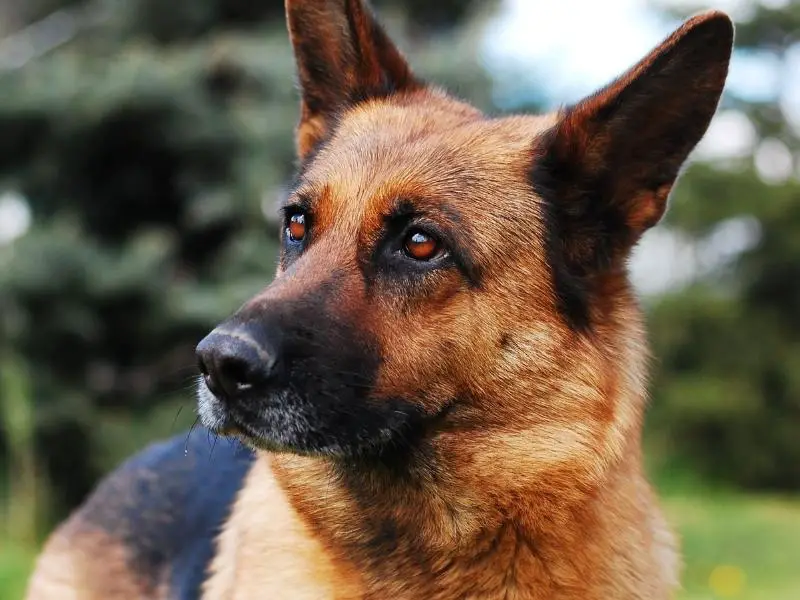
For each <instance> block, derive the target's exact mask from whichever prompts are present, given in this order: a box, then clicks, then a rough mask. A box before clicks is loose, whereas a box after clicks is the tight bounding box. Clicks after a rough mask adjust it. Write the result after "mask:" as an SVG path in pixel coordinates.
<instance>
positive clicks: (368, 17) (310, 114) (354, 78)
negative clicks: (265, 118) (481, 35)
mask: <svg viewBox="0 0 800 600" xmlns="http://www.w3.org/2000/svg"><path fill="white" fill-rule="evenodd" d="M286 17H287V21H288V25H289V36H290V38H291V42H292V45H293V47H294V53H295V58H296V60H297V72H298V77H299V81H300V90H301V94H302V101H301V117H300V124H299V125H298V127H297V148H298V154H299V156H300V158H301V159H302V158H304V157H305V156H307V155H308V154H309V152H310V151H311V150H312V149H313V148H314V147H315V146H316V145H317V143H318V142H319V141H320V140H322V139H324V137H325V136H326V135H327V134H328V133H329V132H330V129H331V123H332V121H333V120H334V119H335V118H336V115H337V114H338V113H340V112H341V111H342V110H343V109H346V108H347V107H349V106H352V105H354V104H356V103H358V102H361V101H363V100H366V99H369V98H375V97H383V96H387V95H389V94H392V93H395V92H399V91H410V90H413V89H416V88H418V87H421V84H420V83H418V82H417V80H416V79H415V78H414V76H413V75H412V73H411V69H410V68H409V66H408V63H406V60H405V59H404V58H403V56H402V55H401V54H400V51H399V50H398V49H397V48H396V47H395V45H394V44H393V43H392V41H391V40H390V39H389V37H388V36H387V35H386V32H384V30H383V29H382V28H381V26H380V25H379V24H378V22H377V21H376V20H375V18H374V16H373V15H372V13H371V12H370V10H369V8H368V7H367V6H365V5H364V3H363V2H362V0H286Z"/></svg>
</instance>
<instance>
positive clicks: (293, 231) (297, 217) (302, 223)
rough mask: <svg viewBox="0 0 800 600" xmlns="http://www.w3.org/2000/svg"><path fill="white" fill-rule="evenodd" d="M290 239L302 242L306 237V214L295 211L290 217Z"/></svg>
mask: <svg viewBox="0 0 800 600" xmlns="http://www.w3.org/2000/svg"><path fill="white" fill-rule="evenodd" d="M287 230H288V231H289V239H290V240H292V241H293V242H302V241H303V239H304V238H305V237H306V216H305V215H304V214H303V213H295V214H293V215H292V216H291V217H289V226H288V227H287Z"/></svg>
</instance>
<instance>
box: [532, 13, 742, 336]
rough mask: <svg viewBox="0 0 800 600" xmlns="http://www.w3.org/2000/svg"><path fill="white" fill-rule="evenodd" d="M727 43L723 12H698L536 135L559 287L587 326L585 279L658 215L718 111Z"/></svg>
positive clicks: (618, 263) (611, 262) (537, 170)
mask: <svg viewBox="0 0 800 600" xmlns="http://www.w3.org/2000/svg"><path fill="white" fill-rule="evenodd" d="M732 44H733V24H732V23H731V20H730V19H729V18H728V16H727V15H725V14H723V13H720V12H709V13H705V14H701V15H698V16H696V17H694V18H692V19H690V20H689V21H687V22H686V23H685V24H684V25H683V26H682V27H681V28H679V29H678V30H677V31H675V32H674V33H673V34H672V35H671V36H670V37H669V38H667V39H666V40H665V41H664V42H663V43H662V44H661V45H660V46H658V47H657V48H656V49H655V50H653V51H652V52H651V53H650V54H649V55H648V56H647V57H645V58H644V59H643V60H642V61H640V62H639V63H638V64H637V65H636V66H634V67H633V68H632V69H630V70H629V71H628V72H627V73H626V74H625V75H623V76H622V77H620V78H619V79H617V80H616V81H614V82H613V83H611V84H610V85H608V86H606V87H605V88H603V89H602V90H600V91H598V92H597V93H595V94H593V95H592V96H590V97H588V98H586V99H584V100H583V101H581V102H579V103H578V104H576V105H574V106H572V107H569V108H567V109H565V110H564V111H563V112H562V114H561V115H560V118H559V121H558V123H557V124H556V125H555V126H554V127H553V129H552V130H551V131H550V132H549V133H548V134H546V135H545V136H544V137H543V138H542V139H540V140H538V141H537V147H536V156H537V158H536V161H535V165H534V169H533V172H532V175H531V176H532V182H533V184H534V186H536V188H537V191H538V192H539V193H540V195H542V196H543V198H544V199H545V200H546V201H547V202H548V215H549V219H550V223H549V226H550V228H549V230H550V238H551V239H550V254H551V257H550V258H551V261H552V263H553V272H554V283H555V287H556V293H557V296H558V299H559V302H560V304H561V305H562V309H563V310H564V312H566V313H567V316H568V319H569V320H570V321H572V322H573V323H574V324H576V325H581V324H582V325H587V324H588V320H589V317H588V315H586V314H585V307H586V302H585V299H583V297H584V296H585V294H587V293H590V292H591V287H592V283H591V280H592V279H593V278H595V277H596V276H598V275H602V274H603V273H607V272H608V271H609V270H613V269H615V268H622V267H623V266H624V263H623V261H624V259H625V258H626V257H627V255H628V253H629V252H630V250H631V248H632V247H633V245H634V244H635V243H636V242H637V241H638V240H639V238H640V237H641V235H642V234H643V233H644V232H645V231H646V230H647V229H649V228H650V227H652V226H653V225H655V224H656V223H658V221H659V220H660V219H661V217H662V215H663V214H664V211H665V209H666V204H667V197H668V195H669V193H670V190H671V189H672V186H673V185H674V183H675V181H676V179H677V178H678V175H679V172H680V169H681V167H682V165H683V163H684V162H685V160H686V158H687V157H688V155H689V153H690V152H691V151H692V150H693V149H694V147H695V145H696V144H697V143H698V142H699V141H700V139H701V138H702V137H703V135H704V134H705V132H706V129H707V128H708V125H709V123H710V122H711V118H712V117H713V115H714V113H715V111H716V109H717V105H718V103H719V99H720V96H721V94H722V90H723V87H724V85H725V79H726V77H727V73H728V62H729V60H730V56H731V51H732Z"/></svg>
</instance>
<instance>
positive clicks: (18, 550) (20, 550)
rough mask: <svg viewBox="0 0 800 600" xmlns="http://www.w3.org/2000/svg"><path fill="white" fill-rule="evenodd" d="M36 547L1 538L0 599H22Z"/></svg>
mask: <svg viewBox="0 0 800 600" xmlns="http://www.w3.org/2000/svg"><path fill="white" fill-rule="evenodd" d="M35 558H36V549H35V548H30V547H23V546H18V545H15V544H12V543H10V542H8V541H7V540H0V600H20V598H22V596H23V594H24V593H25V584H26V580H27V578H28V573H30V570H31V568H32V567H33V561H34V559H35Z"/></svg>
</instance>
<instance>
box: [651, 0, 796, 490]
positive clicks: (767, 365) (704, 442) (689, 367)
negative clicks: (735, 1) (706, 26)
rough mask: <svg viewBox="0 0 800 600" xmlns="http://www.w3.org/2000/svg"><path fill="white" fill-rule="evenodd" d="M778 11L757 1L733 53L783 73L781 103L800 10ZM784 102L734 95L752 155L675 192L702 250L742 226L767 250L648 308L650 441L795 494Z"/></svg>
mask: <svg viewBox="0 0 800 600" xmlns="http://www.w3.org/2000/svg"><path fill="white" fill-rule="evenodd" d="M771 4H772V3H771ZM779 4H781V3H777V4H776V5H775V6H774V7H772V8H769V7H767V6H766V3H764V4H762V3H757V2H754V3H753V4H752V6H751V7H750V8H751V9H752V14H751V15H750V16H749V18H748V19H747V20H744V21H742V22H739V23H737V30H736V42H735V44H736V47H737V49H738V50H737V52H738V53H740V54H743V55H747V56H750V57H754V56H757V57H759V58H760V59H761V60H763V61H764V63H765V68H772V67H774V68H776V70H777V73H778V79H779V81H778V85H777V88H778V89H777V90H776V91H777V93H778V95H779V96H781V95H782V94H784V93H785V92H786V91H787V90H788V88H789V86H790V85H793V83H794V82H793V81H792V77H794V78H796V77H798V71H797V63H794V71H792V70H791V69H790V60H791V54H792V53H794V55H795V56H797V53H798V52H800V2H787V3H782V4H783V5H782V6H778V5H779ZM795 60H796V59H795ZM787 98H789V97H788V96H787V95H784V96H783V102H778V101H777V99H775V98H769V99H768V100H764V101H758V102H754V101H752V100H751V101H749V102H748V101H745V100H743V99H742V98H738V97H737V96H736V95H735V94H734V93H733V91H732V90H730V88H729V93H728V94H727V96H726V98H725V99H724V102H723V105H722V107H721V109H722V110H731V111H741V112H742V113H743V114H745V115H746V116H747V117H748V119H749V120H750V122H751V123H752V126H753V128H754V133H755V135H754V144H753V147H752V149H750V150H749V151H746V152H743V153H742V155H741V156H739V157H738V158H731V159H726V160H724V161H718V162H715V163H696V164H694V165H693V166H692V167H691V168H690V169H689V170H688V172H687V173H686V174H685V176H684V177H683V179H682V182H681V184H680V185H679V186H678V187H677V189H676V193H675V195H674V196H673V199H672V200H673V201H672V206H671V209H670V212H669V213H668V217H667V221H666V222H667V225H668V226H670V227H672V228H673V229H674V230H675V231H678V232H680V233H681V234H682V235H683V236H685V238H686V239H689V240H694V241H695V242H698V243H699V244H700V245H701V247H702V245H703V244H709V243H712V242H713V241H714V238H715V237H716V236H718V234H720V233H721V232H722V230H723V229H724V227H725V225H730V224H731V223H733V222H735V221H739V222H740V223H742V222H746V223H750V224H751V225H754V226H755V230H756V232H757V239H756V240H755V241H756V242H757V243H755V244H753V245H752V247H751V248H749V249H748V250H747V251H745V252H743V253H742V254H741V255H739V256H738V257H736V258H735V259H734V260H733V261H731V262H729V263H728V264H726V265H725V266H724V267H723V268H718V269H716V270H715V271H713V272H709V273H704V274H703V275H702V276H701V277H698V278H697V279H696V280H695V281H694V282H693V283H692V284H691V285H690V286H689V287H688V288H686V289H678V290H676V291H675V292H673V293H668V294H666V295H664V296H662V297H660V298H657V299H656V301H655V302H654V303H653V304H652V306H651V307H650V309H651V310H650V315H649V323H650V327H651V339H652V342H653V345H654V355H655V365H654V366H655V368H656V377H655V380H654V381H653V384H652V394H653V401H652V407H651V408H652V410H651V413H650V434H651V438H652V440H653V442H654V443H655V444H656V445H659V446H660V448H661V449H662V451H663V452H664V454H665V455H666V456H669V457H673V458H674V459H676V460H677V461H680V462H683V463H688V464H689V465H691V467H692V468H695V469H699V470H700V473H701V474H702V475H704V476H706V477H712V478H714V479H716V480H718V481H722V482H726V483H729V484H733V485H737V486H742V487H745V488H756V489H772V490H795V491H797V490H800V118H799V117H798V115H799V114H800V106H797V104H796V102H795V103H794V105H790V103H789V102H788V101H787ZM791 111H794V114H793V115H792V114H791ZM792 119H794V122H792Z"/></svg>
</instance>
